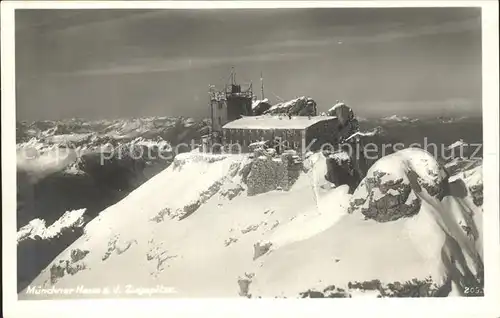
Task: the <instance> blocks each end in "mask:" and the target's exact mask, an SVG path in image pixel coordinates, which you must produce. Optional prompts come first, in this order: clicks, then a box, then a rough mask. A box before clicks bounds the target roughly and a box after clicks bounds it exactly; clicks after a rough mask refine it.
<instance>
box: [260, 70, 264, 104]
mask: <svg viewBox="0 0 500 318" xmlns="http://www.w3.org/2000/svg"><path fill="white" fill-rule="evenodd" d="M260 97H261V98H260V99H261V100H264V77H262V72H260Z"/></svg>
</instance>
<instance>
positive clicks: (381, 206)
mask: <svg viewBox="0 0 500 318" xmlns="http://www.w3.org/2000/svg"><path fill="white" fill-rule="evenodd" d="M290 159H293V154H284V155H282V156H281V157H276V156H273V155H266V154H262V155H259V156H254V157H253V158H251V157H249V156H246V155H211V154H203V153H197V152H191V153H185V154H181V155H178V156H177V157H176V158H175V160H174V162H173V164H172V165H170V166H169V167H168V168H167V169H165V170H164V171H163V172H161V173H159V174H157V175H156V176H154V177H153V178H151V179H150V180H149V181H147V182H146V183H144V184H143V185H141V186H140V187H139V188H137V189H136V190H135V191H133V192H132V193H130V194H129V195H128V196H126V197H125V198H124V199H123V200H121V201H120V202H118V203H116V204H115V205H112V206H110V207H109V208H107V209H105V210H104V211H102V212H101V213H100V214H99V216H98V217H97V218H95V219H94V220H92V221H91V222H90V223H89V224H87V225H86V227H85V228H84V235H83V236H82V237H81V238H79V239H78V240H77V241H76V242H74V243H73V244H72V245H71V246H69V247H68V248H67V249H66V250H65V251H64V252H62V253H61V254H60V255H59V256H58V257H57V258H56V259H55V260H54V261H53V262H52V263H51V264H50V265H49V266H48V267H47V268H46V269H45V270H44V271H43V272H42V273H41V274H40V275H39V276H38V277H37V278H36V279H35V280H34V282H33V283H32V286H35V285H38V286H44V287H46V288H65V287H66V288H71V287H74V286H78V285H82V284H83V285H85V286H86V288H89V289H91V288H97V289H103V288H107V287H111V286H121V287H119V288H121V289H120V291H119V295H122V296H130V295H131V294H134V295H133V296H138V294H139V293H140V292H139V289H138V287H139V286H140V287H141V291H142V292H141V293H142V294H143V295H148V294H151V293H155V292H156V293H158V292H159V289H158V286H159V285H161V286H166V287H168V288H169V289H168V290H169V293H168V294H162V295H156V296H162V297H163V296H165V297H198V296H200V297H231V296H245V297H355V296H357V295H360V294H364V295H365V294H366V295H373V296H375V297H376V296H391V295H392V296H394V295H397V296H435V295H441V296H446V295H464V293H465V289H464V287H465V286H469V287H470V286H480V285H481V283H482V236H481V231H482V226H481V220H482V207H481V205H480V204H476V203H474V202H473V197H472V194H471V192H470V187H468V184H467V183H468V182H471V181H474V182H475V181H477V180H472V179H474V178H471V177H465V176H461V175H458V174H457V175H455V176H454V178H453V179H451V178H449V174H448V173H447V172H446V171H445V170H444V169H443V168H442V167H441V166H440V165H439V164H438V163H437V162H436V160H435V159H434V158H432V157H431V156H430V155H429V154H428V153H426V152H425V151H423V150H418V149H405V150H401V151H398V152H396V153H394V154H392V155H389V156H386V157H383V158H381V159H379V160H378V161H377V162H376V163H375V164H374V165H373V166H372V167H371V168H370V170H369V172H368V174H367V177H366V178H365V179H363V180H362V182H361V184H360V185H359V186H358V188H357V189H356V190H355V192H354V194H353V195H350V194H348V186H347V185H333V184H331V183H330V182H328V181H326V179H325V174H326V173H327V165H326V158H325V157H324V156H323V155H322V154H321V153H315V154H309V155H308V157H307V158H305V159H304V160H303V161H302V162H301V161H297V160H290ZM471 173H472V172H471ZM292 277H295V278H296V277H300V279H291V278H292ZM124 284H128V285H129V286H128V287H127V286H125V285H124ZM134 287H135V288H134ZM89 293H91V291H89ZM119 295H116V294H113V295H112V297H117V296H119ZM81 296H82V295H81V294H80V295H77V296H75V295H73V297H81ZM89 296H91V297H106V295H103V294H102V293H99V294H93V295H89ZM20 297H21V298H23V299H32V298H38V297H42V298H43V296H40V295H37V294H36V291H35V290H33V289H31V291H29V289H26V290H24V291H23V292H21V294H20ZM50 297H54V295H50ZM61 297H72V295H71V294H70V295H61Z"/></svg>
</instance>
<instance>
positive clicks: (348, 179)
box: [324, 152, 360, 193]
mask: <svg viewBox="0 0 500 318" xmlns="http://www.w3.org/2000/svg"><path fill="white" fill-rule="evenodd" d="M324 155H325V156H326V167H327V173H326V175H325V179H326V180H327V181H329V182H331V183H333V184H334V185H335V186H337V187H338V186H341V185H344V184H347V185H348V186H349V192H350V193H352V192H353V191H354V189H355V188H356V186H357V185H358V183H359V181H360V180H359V178H357V176H356V174H355V171H354V168H353V166H352V164H353V163H352V160H351V158H350V157H349V155H348V154H347V153H345V152H335V153H324Z"/></svg>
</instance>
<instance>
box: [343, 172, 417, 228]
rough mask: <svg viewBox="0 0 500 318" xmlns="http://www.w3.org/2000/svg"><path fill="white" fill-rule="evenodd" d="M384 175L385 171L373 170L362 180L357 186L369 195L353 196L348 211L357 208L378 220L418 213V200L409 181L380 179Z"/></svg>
mask: <svg viewBox="0 0 500 318" xmlns="http://www.w3.org/2000/svg"><path fill="white" fill-rule="evenodd" d="M385 175H386V173H385V172H382V171H374V173H373V175H371V176H369V177H366V178H365V179H364V180H363V182H362V183H361V184H360V185H359V187H360V188H361V189H363V190H365V191H366V192H367V193H368V194H369V195H368V197H366V196H363V197H356V198H354V199H353V200H352V201H351V205H350V207H349V212H352V211H354V210H356V209H358V208H359V209H360V210H361V213H363V215H365V217H366V218H369V219H374V220H376V221H378V222H388V221H394V220H397V219H399V218H402V217H409V216H412V215H415V214H416V213H418V211H419V210H420V200H419V199H418V197H416V196H415V193H413V192H412V189H411V186H410V184H409V182H404V180H403V179H396V180H388V181H382V177H384V176H385ZM365 191H362V192H365Z"/></svg>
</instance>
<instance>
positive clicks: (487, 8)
mask: <svg viewBox="0 0 500 318" xmlns="http://www.w3.org/2000/svg"><path fill="white" fill-rule="evenodd" d="M1 5H2V6H1V41H2V47H1V48H2V51H1V53H2V64H1V70H2V82H1V83H2V90H1V93H2V94H1V95H2V108H1V115H2V189H3V197H2V219H3V222H2V224H3V227H2V230H3V231H2V233H3V235H2V236H3V242H2V247H3V249H2V250H3V260H4V261H3V271H2V275H3V281H4V284H3V288H2V289H3V301H4V302H3V305H4V306H3V307H4V317H9V318H10V317H33V316H35V315H36V316H38V317H59V316H63V315H64V314H66V315H68V316H69V315H71V316H81V317H86V318H88V317H93V316H101V315H103V316H104V315H113V316H120V317H122V316H126V315H130V316H131V317H137V316H143V317H149V316H152V315H158V316H175V317H179V316H194V315H197V316H203V317H206V316H210V317H211V316H214V317H226V316H227V317H234V316H251V317H259V316H262V315H264V316H272V317H277V316H278V317H281V316H285V315H286V316H287V317H297V316H306V315H314V316H316V317H319V316H330V317H331V316H332V313H335V312H337V313H340V314H341V315H342V316H345V315H350V316H357V315H369V316H381V317H382V316H383V317H386V316H391V315H397V316H418V317H422V316H423V315H425V316H441V317H442V316H443V315H445V316H451V315H453V317H475V316H478V317H498V316H499V315H500V310H498V305H497V303H499V300H500V235H499V225H500V221H499V220H500V218H499V212H498V208H499V193H498V192H499V191H498V186H499V179H498V175H499V169H498V165H499V159H498V158H499V157H498V153H499V152H498V145H499V137H498V136H499V135H498V134H499V133H498V127H499V124H498V116H499V112H498V107H499V99H498V87H499V76H498V67H499V65H498V57H499V55H498V2H497V1H495V0H489V1H488V0H486V1H460V0H458V1H281V2H280V1H265V2H264V1H209V2H203V1H183V2H177V1H165V2H163V1H161V2H160V1H123V2H121V1H120V2H118V1H67V2H63V1H26V2H22V1H15V2H14V1H12V2H9V1H3V2H2V3H1ZM449 6H454V7H470V6H474V7H482V34H483V41H482V43H483V59H482V61H483V130H484V164H483V168H484V172H485V173H484V205H483V206H484V210H485V215H484V255H485V256H484V262H485V297H483V298H452V297H450V298H432V299H408V298H405V299H328V300H321V299H310V300H309V299H308V300H291V299H290V300H287V299H279V300H278V299H259V300H246V299H239V298H234V299H190V300H187V299H184V300H99V301H96V300H92V301H90V300H64V301H18V300H17V291H16V261H15V260H16V243H15V237H16V226H15V222H16V218H15V211H16V195H15V190H13V189H15V188H16V187H15V182H16V176H15V169H16V168H15V167H16V164H15V157H14V156H9V154H10V153H14V149H15V67H14V65H15V64H14V63H15V60H14V57H15V54H14V52H15V51H14V34H15V31H14V9H16V8H26V9H27V8H31V9H36V8H46V9H63V8H67V9H77V8H81V9H84V8H85V9H104V8H121V9H125V8H130V9H133V8H135V9H146V8H148V9H153V8H165V9H167V8H168V9H193V8H196V9H209V8H212V9H213V8H278V7H281V8H283V7H287V8H309V7H325V8H326V7H357V8H361V7H449ZM5 260H8V261H5ZM12 260H14V261H12Z"/></svg>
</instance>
